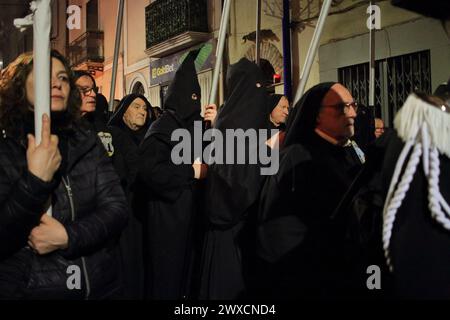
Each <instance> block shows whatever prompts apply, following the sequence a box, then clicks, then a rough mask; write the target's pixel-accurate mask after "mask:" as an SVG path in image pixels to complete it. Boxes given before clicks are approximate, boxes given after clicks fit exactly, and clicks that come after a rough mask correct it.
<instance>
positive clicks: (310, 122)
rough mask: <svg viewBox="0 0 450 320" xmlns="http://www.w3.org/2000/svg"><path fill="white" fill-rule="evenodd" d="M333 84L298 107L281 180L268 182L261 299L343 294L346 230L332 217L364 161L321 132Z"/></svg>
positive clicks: (261, 236)
mask: <svg viewBox="0 0 450 320" xmlns="http://www.w3.org/2000/svg"><path fill="white" fill-rule="evenodd" d="M333 85H334V83H325V84H319V85H317V86H316V87H313V88H312V89H310V90H309V91H308V92H307V93H305V95H304V96H303V97H302V99H301V100H300V102H299V103H298V104H297V106H296V108H295V109H294V112H292V114H291V116H290V119H289V121H288V128H287V135H286V144H285V147H284V149H283V151H282V152H281V155H280V159H281V160H280V169H279V171H278V174H277V175H275V176H272V177H269V178H268V179H267V181H266V183H265V185H264V188H263V190H262V192H261V197H260V204H259V212H258V214H259V215H258V233H257V236H258V247H257V252H258V256H259V258H260V259H261V260H260V262H259V264H258V266H259V271H258V275H259V277H260V282H259V290H257V292H259V295H260V296H262V297H272V298H278V299H286V298H287V299H294V298H324V297H336V296H339V295H340V294H342V293H343V292H342V289H343V287H344V286H345V282H346V278H345V274H346V270H345V269H344V268H343V266H344V264H343V263H342V261H343V260H342V252H343V246H344V243H343V233H344V230H343V229H342V227H340V226H339V223H340V222H339V221H336V220H335V219H334V215H333V213H334V211H335V209H336V207H337V206H338V205H339V203H340V201H341V199H342V197H343V196H344V194H345V192H346V190H347V189H348V188H349V187H350V185H351V184H352V181H353V180H354V179H355V178H356V176H357V174H358V172H359V171H360V169H361V166H362V162H361V160H360V159H359V157H358V156H357V154H356V152H355V149H354V148H353V147H352V146H351V145H350V146H348V147H342V146H336V145H333V144H331V143H330V142H328V141H326V140H325V139H323V138H322V137H320V136H319V135H317V133H315V132H314V128H315V124H316V122H315V121H316V118H317V115H318V113H319V108H320V104H321V101H322V99H323V98H324V96H325V95H326V93H327V92H328V91H329V90H330V88H331V87H332V86H333ZM343 276H344V279H342V277H343ZM343 283H344V284H343Z"/></svg>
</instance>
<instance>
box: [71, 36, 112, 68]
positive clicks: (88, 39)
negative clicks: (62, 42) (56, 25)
mask: <svg viewBox="0 0 450 320" xmlns="http://www.w3.org/2000/svg"><path fill="white" fill-rule="evenodd" d="M67 53H68V56H69V61H70V63H71V65H72V66H77V65H80V64H82V63H85V62H100V63H101V62H104V60H105V58H104V55H103V31H87V32H86V33H83V34H82V35H81V36H79V37H78V38H77V39H76V40H74V41H73V42H72V43H70V45H69V47H68V49H67Z"/></svg>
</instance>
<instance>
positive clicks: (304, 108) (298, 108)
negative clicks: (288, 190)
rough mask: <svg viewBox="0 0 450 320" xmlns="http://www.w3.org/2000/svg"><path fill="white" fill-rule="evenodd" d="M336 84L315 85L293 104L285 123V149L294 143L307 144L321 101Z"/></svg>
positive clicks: (312, 132) (315, 123)
mask: <svg viewBox="0 0 450 320" xmlns="http://www.w3.org/2000/svg"><path fill="white" fill-rule="evenodd" d="M336 83H337V82H323V83H319V84H317V85H315V86H314V87H312V88H311V89H309V90H308V91H306V93H305V94H304V95H303V96H302V98H301V99H300V101H299V102H297V103H296V104H295V107H294V109H293V111H292V113H291V115H290V116H289V119H288V123H287V130H286V131H287V134H286V140H285V144H284V145H285V147H287V146H289V145H291V144H295V143H307V142H308V141H310V140H311V139H312V137H313V136H314V130H315V128H316V125H317V116H318V115H319V111H320V108H321V105H322V100H323V98H324V97H325V95H326V94H327V92H328V91H330V89H331V87H332V86H334V85H335V84H336Z"/></svg>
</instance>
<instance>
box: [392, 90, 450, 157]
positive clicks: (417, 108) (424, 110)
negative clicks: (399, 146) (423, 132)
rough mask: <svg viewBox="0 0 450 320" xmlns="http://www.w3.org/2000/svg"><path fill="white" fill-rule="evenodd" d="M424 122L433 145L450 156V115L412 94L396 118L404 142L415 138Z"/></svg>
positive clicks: (395, 123) (398, 130) (395, 122)
mask: <svg viewBox="0 0 450 320" xmlns="http://www.w3.org/2000/svg"><path fill="white" fill-rule="evenodd" d="M424 123H426V124H427V132H428V134H429V138H430V142H431V145H433V146H436V147H437V149H438V150H439V152H440V153H442V154H445V155H446V156H447V157H449V158H450V115H449V114H446V113H445V112H443V111H441V110H440V109H439V108H438V107H435V106H432V105H430V104H429V103H427V102H425V101H423V100H422V99H420V98H418V97H417V96H416V95H414V94H411V95H410V96H409V97H408V99H407V100H406V102H405V104H404V105H403V107H402V108H401V109H400V110H399V112H398V113H397V116H396V117H395V120H394V126H395V129H396V131H397V133H398V136H399V137H400V138H401V139H402V140H403V141H404V142H407V141H409V140H415V139H416V137H417V133H418V132H419V130H420V129H421V128H422V126H423V124H424Z"/></svg>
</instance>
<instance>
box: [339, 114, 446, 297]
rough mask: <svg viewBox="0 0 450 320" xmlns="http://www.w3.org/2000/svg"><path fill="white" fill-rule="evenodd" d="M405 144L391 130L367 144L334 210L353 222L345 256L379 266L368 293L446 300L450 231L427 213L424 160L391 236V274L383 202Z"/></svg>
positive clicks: (442, 181)
mask: <svg viewBox="0 0 450 320" xmlns="http://www.w3.org/2000/svg"><path fill="white" fill-rule="evenodd" d="M443 116H448V115H444V114H443ZM403 147H404V142H403V141H402V140H401V139H400V138H399V137H398V135H397V132H396V131H395V130H392V131H387V132H386V133H385V134H383V136H381V137H380V138H379V139H377V141H376V143H375V145H373V146H372V147H371V148H370V149H369V153H368V158H367V159H368V160H367V163H366V165H365V167H364V170H363V171H362V172H361V174H360V175H359V177H358V179H357V180H356V181H355V182H354V185H353V186H352V188H351V189H350V190H349V191H348V194H347V195H346V197H345V199H344V201H343V202H342V204H341V208H340V209H339V212H338V215H341V216H342V215H343V214H344V215H347V218H348V219H349V220H352V221H353V223H352V226H353V228H352V230H353V232H352V233H351V234H349V239H351V243H352V249H353V250H352V251H350V253H351V255H349V257H352V258H353V261H357V263H358V264H359V265H360V266H361V268H362V266H366V267H367V266H368V265H378V266H380V267H381V271H382V273H381V275H382V278H381V279H382V282H381V283H382V290H381V291H380V292H378V293H377V294H376V295H375V294H372V295H371V296H372V297H373V296H375V297H382V298H401V299H449V298H450V289H449V288H450V287H449V283H450V274H449V272H448V270H449V268H450V256H449V255H448V248H449V245H450V235H449V232H448V231H446V230H445V229H444V228H443V227H442V226H441V225H439V224H438V223H436V222H435V221H434V220H433V218H432V217H431V213H430V210H429V208H428V190H427V187H428V180H427V178H426V177H425V174H424V172H423V170H422V169H421V168H422V160H421V161H420V163H419V164H418V167H417V168H418V170H416V173H415V174H414V176H413V180H412V182H411V184H410V187H409V189H408V192H407V194H406V196H405V198H404V200H403V202H402V205H401V206H400V208H399V210H398V212H397V214H396V219H395V223H394V227H393V230H392V237H391V241H390V256H391V259H392V265H393V270H394V271H393V273H391V272H390V271H389V270H388V267H387V265H386V259H385V257H384V252H383V243H382V224H383V217H382V215H383V207H384V202H385V199H386V195H387V192H388V190H389V185H390V182H391V179H392V175H393V172H394V169H395V166H396V163H397V160H398V157H399V155H400V152H401V151H402V149H403ZM439 159H440V164H441V165H440V170H441V173H440V184H439V185H440V191H441V193H442V195H443V197H444V199H445V200H446V201H447V202H449V201H450V183H449V179H446V178H444V177H448V176H449V175H450V160H449V158H448V157H446V156H445V155H442V154H441V155H440V157H439ZM355 231H356V232H355ZM361 268H360V270H361ZM360 277H362V275H360ZM366 277H367V275H366ZM360 292H361V290H360ZM366 293H367V291H366Z"/></svg>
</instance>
